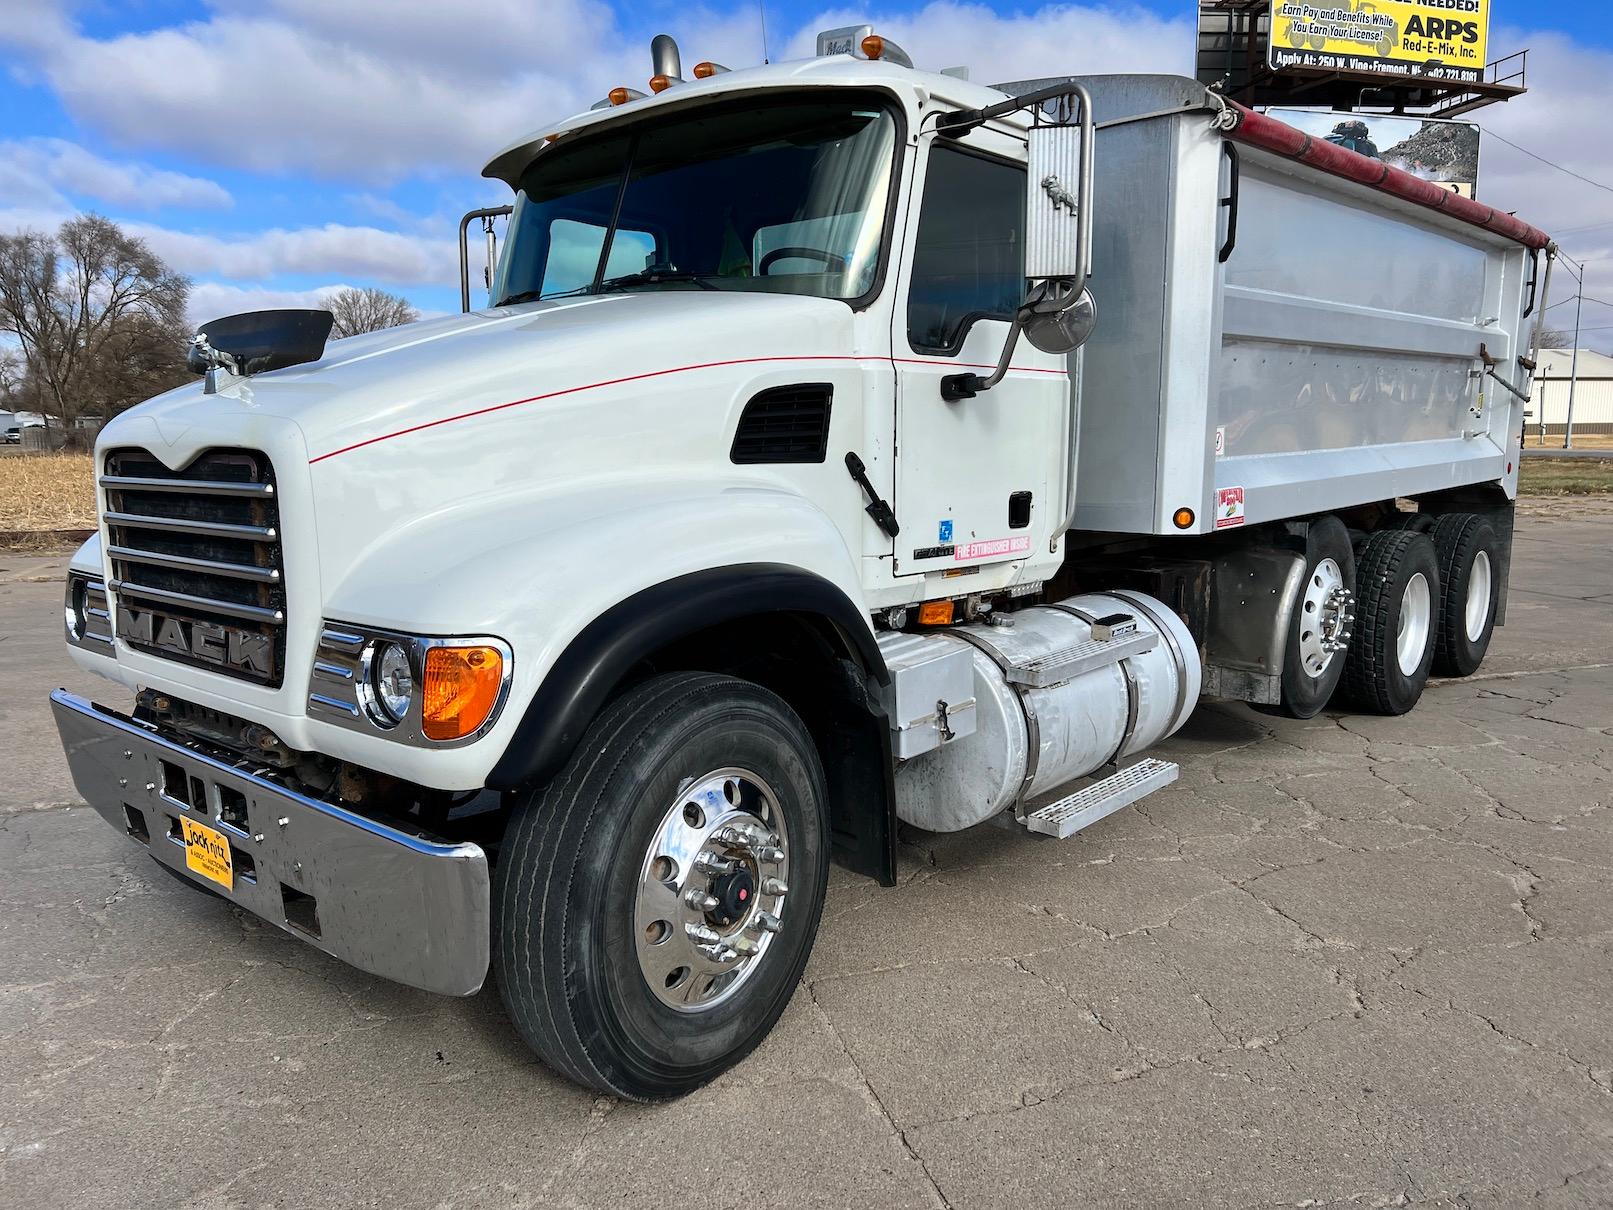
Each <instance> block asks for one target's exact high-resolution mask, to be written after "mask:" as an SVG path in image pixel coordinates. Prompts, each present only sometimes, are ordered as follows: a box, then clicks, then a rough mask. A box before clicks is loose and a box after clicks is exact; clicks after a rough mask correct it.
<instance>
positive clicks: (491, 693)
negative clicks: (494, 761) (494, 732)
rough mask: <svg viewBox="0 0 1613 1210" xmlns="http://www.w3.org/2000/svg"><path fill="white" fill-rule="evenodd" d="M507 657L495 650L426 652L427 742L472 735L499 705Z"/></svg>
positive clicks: (423, 699) (424, 724)
mask: <svg viewBox="0 0 1613 1210" xmlns="http://www.w3.org/2000/svg"><path fill="white" fill-rule="evenodd" d="M503 684H504V656H503V655H502V654H501V653H500V652H499V650H498V648H496V647H433V648H432V649H431V650H429V651H427V652H426V675H425V685H424V686H423V688H422V690H421V726H422V728H423V729H424V731H425V733H426V738H427V739H434V740H450V739H464V738H465V737H466V736H467V735H473V734H475V732H476V731H477V730H478V729H479V728H480V727H481V725H482V724H483V723H485V722H486V721H487V719H488V717H489V716H490V715H491V714H492V713H493V708H494V707H495V706H497V705H498V698H499V691H500V689H501V688H502V687H503Z"/></svg>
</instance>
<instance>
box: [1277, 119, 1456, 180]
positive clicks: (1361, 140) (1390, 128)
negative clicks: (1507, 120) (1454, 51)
mask: <svg viewBox="0 0 1613 1210" xmlns="http://www.w3.org/2000/svg"><path fill="white" fill-rule="evenodd" d="M1266 112H1267V113H1268V114H1270V115H1271V116H1272V117H1274V118H1276V119H1277V120H1278V121H1280V122H1287V123H1288V124H1289V125H1290V126H1293V127H1295V128H1297V129H1299V130H1303V131H1304V132H1305V133H1306V134H1308V135H1310V136H1311V138H1313V139H1325V140H1326V141H1327V142H1329V143H1335V144H1337V145H1338V146H1340V147H1346V148H1348V149H1349V150H1351V151H1356V152H1359V153H1360V154H1362V155H1364V156H1369V157H1371V158H1372V159H1374V160H1382V161H1383V162H1384V163H1386V164H1390V165H1392V166H1394V167H1395V168H1401V169H1404V170H1405V171H1407V172H1409V173H1411V174H1412V175H1413V176H1420V177H1422V179H1423V180H1425V181H1433V182H1434V183H1435V184H1436V185H1441V186H1443V187H1444V188H1446V189H1449V190H1450V191H1451V192H1452V193H1460V194H1461V195H1462V196H1463V197H1472V196H1474V193H1475V191H1476V189H1477V186H1478V180H1479V128H1478V127H1477V126H1476V125H1474V124H1473V123H1472V122H1443V121H1436V120H1434V119H1432V118H1407V117H1399V116H1396V115H1393V114H1378V113H1336V112H1331V111H1322V110H1314V109H1283V108H1279V107H1275V106H1274V107H1273V108H1271V109H1268V110H1267V111H1266Z"/></svg>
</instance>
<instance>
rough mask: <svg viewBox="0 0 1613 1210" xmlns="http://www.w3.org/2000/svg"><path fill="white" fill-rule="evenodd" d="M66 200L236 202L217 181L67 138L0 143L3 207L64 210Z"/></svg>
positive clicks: (157, 204)
mask: <svg viewBox="0 0 1613 1210" xmlns="http://www.w3.org/2000/svg"><path fill="white" fill-rule="evenodd" d="M68 199H86V200H88V201H90V202H91V203H93V204H105V205H111V206H121V207H124V208H127V209H133V210H160V209H163V208H165V207H169V206H178V207H184V208H204V209H217V208H223V207H228V206H230V205H231V204H232V199H231V197H230V195H229V192H228V191H227V190H225V189H224V187H223V186H221V185H219V184H218V183H217V182H215V181H209V180H204V179H203V178H201V177H195V176H187V175H185V174H184V173H182V172H169V171H167V170H166V169H161V168H152V167H150V166H148V165H145V164H138V163H133V162H130V161H126V160H125V161H115V160H109V159H106V158H105V157H103V156H99V155H96V154H95V153H94V152H92V151H88V150H86V149H85V148H83V147H80V146H79V145H78V144H77V143H70V142H68V141H67V140H65V139H46V138H33V139H8V140H0V205H10V206H16V205H41V206H53V207H54V206H63V205H66V204H67V202H68Z"/></svg>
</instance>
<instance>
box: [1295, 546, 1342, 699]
mask: <svg viewBox="0 0 1613 1210" xmlns="http://www.w3.org/2000/svg"><path fill="white" fill-rule="evenodd" d="M1354 603H1355V594H1354V593H1352V592H1351V591H1350V590H1349V589H1348V588H1346V587H1345V586H1344V572H1343V571H1342V570H1341V569H1340V567H1339V565H1338V563H1336V562H1335V561H1334V560H1332V559H1323V560H1322V561H1321V562H1320V563H1318V564H1317V565H1316V566H1315V567H1313V568H1312V569H1311V578H1310V579H1309V580H1307V581H1306V583H1305V595H1304V596H1303V597H1302V598H1301V600H1300V605H1299V608H1300V620H1299V665H1300V667H1301V668H1303V669H1304V670H1305V675H1306V676H1308V677H1310V678H1311V680H1313V681H1318V680H1321V679H1322V677H1323V676H1325V675H1326V674H1327V670H1328V668H1330V667H1331V666H1332V664H1333V661H1334V660H1335V659H1336V658H1337V657H1338V655H1339V653H1340V652H1342V651H1343V650H1344V649H1345V648H1346V647H1348V646H1349V645H1350V623H1351V622H1353V621H1354V620H1355V615H1354V614H1353V613H1351V612H1350V607H1351V606H1352V605H1353V604H1354Z"/></svg>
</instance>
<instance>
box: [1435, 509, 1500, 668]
mask: <svg viewBox="0 0 1613 1210" xmlns="http://www.w3.org/2000/svg"><path fill="white" fill-rule="evenodd" d="M1433 539H1434V552H1435V554H1436V555H1437V557H1438V559H1439V576H1440V584H1441V585H1442V587H1443V591H1442V592H1441V593H1440V602H1439V642H1438V646H1437V647H1436V649H1435V652H1434V671H1435V672H1436V673H1438V674H1439V675H1440V676H1471V675H1472V674H1473V673H1474V672H1476V671H1477V670H1478V667H1479V665H1480V664H1481V663H1483V662H1484V656H1485V653H1486V652H1488V651H1489V650H1490V636H1491V635H1492V634H1493V633H1494V632H1495V614H1496V608H1497V606H1498V605H1499V604H1500V597H1501V577H1500V574H1499V572H1500V567H1499V560H1500V549H1499V547H1500V544H1499V542H1498V541H1497V538H1496V533H1495V527H1494V526H1493V525H1491V524H1490V522H1489V520H1488V519H1487V518H1485V517H1481V516H1479V515H1478V514H1477V513H1448V514H1446V515H1445V516H1443V517H1441V518H1440V519H1439V520H1438V521H1436V522H1435V523H1434V532H1433Z"/></svg>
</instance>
